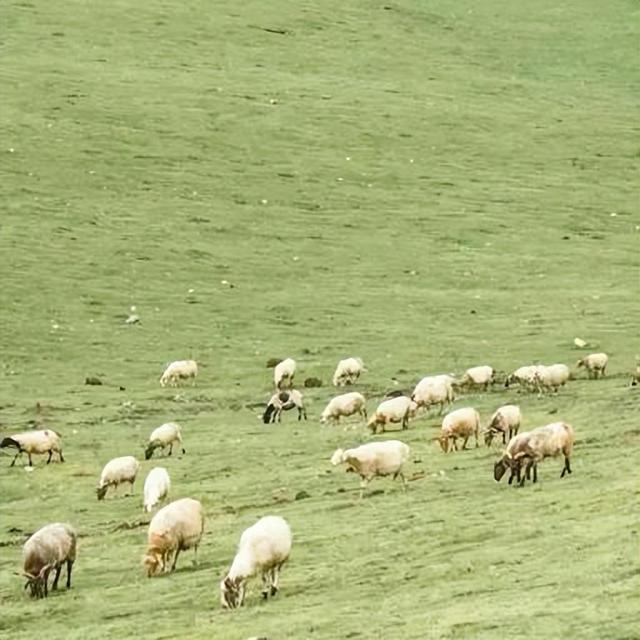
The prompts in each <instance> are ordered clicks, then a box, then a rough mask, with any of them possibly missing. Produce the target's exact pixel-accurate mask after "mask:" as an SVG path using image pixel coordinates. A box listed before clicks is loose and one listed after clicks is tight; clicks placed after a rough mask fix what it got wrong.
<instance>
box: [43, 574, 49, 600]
mask: <svg viewBox="0 0 640 640" xmlns="http://www.w3.org/2000/svg"><path fill="white" fill-rule="evenodd" d="M43 581H44V597H45V598H46V597H48V596H49V584H48V583H49V570H47V571H45V572H44V576H43Z"/></svg>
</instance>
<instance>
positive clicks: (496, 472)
mask: <svg viewBox="0 0 640 640" xmlns="http://www.w3.org/2000/svg"><path fill="white" fill-rule="evenodd" d="M510 467H511V458H509V456H508V454H506V453H505V454H504V455H503V456H502V458H500V460H498V461H497V462H496V463H495V464H494V465H493V478H494V480H495V481H496V482H500V480H502V476H503V475H504V474H505V472H506V470H507V469H509V468H510Z"/></svg>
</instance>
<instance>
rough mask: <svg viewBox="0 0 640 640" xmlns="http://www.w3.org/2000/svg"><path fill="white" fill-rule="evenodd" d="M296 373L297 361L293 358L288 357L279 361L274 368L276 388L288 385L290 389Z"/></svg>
mask: <svg viewBox="0 0 640 640" xmlns="http://www.w3.org/2000/svg"><path fill="white" fill-rule="evenodd" d="M295 374H296V361H295V360H294V359H293V358H286V359H285V360H282V362H279V363H278V364H277V365H276V366H275V367H274V369H273V381H274V382H275V383H276V389H282V387H284V386H286V387H288V388H289V389H290V388H291V387H292V386H293V376H295Z"/></svg>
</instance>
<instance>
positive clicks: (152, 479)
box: [142, 467, 171, 513]
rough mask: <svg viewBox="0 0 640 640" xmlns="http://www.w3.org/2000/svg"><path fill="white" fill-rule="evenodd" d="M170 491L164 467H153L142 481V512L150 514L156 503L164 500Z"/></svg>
mask: <svg viewBox="0 0 640 640" xmlns="http://www.w3.org/2000/svg"><path fill="white" fill-rule="evenodd" d="M170 489H171V480H170V478H169V473H168V472H167V470H166V469H165V468H164V467H154V468H153V469H151V471H149V473H148V474H147V477H146V479H145V481H144V490H143V492H142V493H143V500H142V504H143V507H142V510H143V511H145V512H147V513H150V512H151V511H152V510H153V507H155V506H156V505H157V504H158V502H160V501H161V500H164V499H165V498H166V497H167V495H168V494H169V490H170Z"/></svg>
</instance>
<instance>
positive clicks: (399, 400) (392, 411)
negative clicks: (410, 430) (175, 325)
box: [367, 396, 418, 433]
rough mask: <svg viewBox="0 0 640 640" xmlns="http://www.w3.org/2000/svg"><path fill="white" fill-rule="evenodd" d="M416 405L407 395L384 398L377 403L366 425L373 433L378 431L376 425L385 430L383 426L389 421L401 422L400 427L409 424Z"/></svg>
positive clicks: (416, 408) (416, 407)
mask: <svg viewBox="0 0 640 640" xmlns="http://www.w3.org/2000/svg"><path fill="white" fill-rule="evenodd" d="M417 410H418V405H417V404H416V403H415V402H414V401H413V400H412V399H411V398H408V397H407V396H398V397H396V398H391V399H390V400H385V401H384V402H381V403H380V404H379V405H378V408H377V409H376V411H375V413H374V414H373V415H372V416H371V419H370V420H369V422H368V424H367V426H368V427H369V429H371V431H372V432H373V433H376V432H377V431H378V425H380V426H381V427H382V431H383V432H384V431H385V427H386V426H387V425H388V424H390V423H392V422H393V423H398V422H401V423H402V428H403V429H406V428H407V427H408V426H409V418H413V417H415V414H416V411H417Z"/></svg>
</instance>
